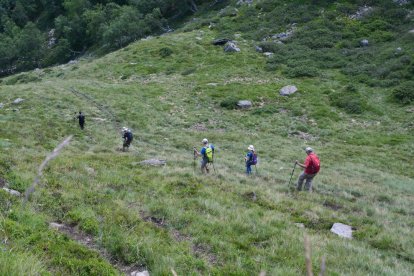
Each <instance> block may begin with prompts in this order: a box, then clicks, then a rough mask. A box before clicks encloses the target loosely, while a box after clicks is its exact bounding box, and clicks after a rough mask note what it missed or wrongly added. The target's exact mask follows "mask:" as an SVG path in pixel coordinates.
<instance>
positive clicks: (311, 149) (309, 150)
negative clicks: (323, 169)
mask: <svg viewBox="0 0 414 276" xmlns="http://www.w3.org/2000/svg"><path fill="white" fill-rule="evenodd" d="M305 151H306V152H313V148H311V147H306V148H305Z"/></svg>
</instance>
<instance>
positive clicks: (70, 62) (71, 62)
mask: <svg viewBox="0 0 414 276" xmlns="http://www.w3.org/2000/svg"><path fill="white" fill-rule="evenodd" d="M76 63H78V61H77V60H71V61H69V62H68V64H69V65H73V64H76Z"/></svg>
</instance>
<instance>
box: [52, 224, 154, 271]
mask: <svg viewBox="0 0 414 276" xmlns="http://www.w3.org/2000/svg"><path fill="white" fill-rule="evenodd" d="M51 225H53V226H52V228H54V229H57V230H58V231H59V232H61V233H63V234H65V235H67V236H68V237H70V238H71V239H72V240H74V241H76V242H78V243H80V244H82V245H84V246H86V247H87V248H89V249H90V250H93V251H95V252H97V253H98V254H99V255H100V256H101V257H102V258H103V259H105V260H107V261H108V262H109V263H110V264H111V265H112V266H114V267H115V268H116V269H117V270H118V271H120V272H121V273H122V274H124V275H136V274H137V273H138V272H143V271H146V270H147V269H146V268H145V267H142V266H137V265H125V264H123V263H121V262H119V261H117V260H115V259H114V258H113V257H112V256H111V254H109V253H108V251H106V249H105V248H102V247H100V246H98V245H97V244H96V243H95V241H94V238H93V236H91V235H88V234H85V233H83V232H80V231H79V230H78V229H76V228H75V227H72V226H68V225H65V224H58V223H52V224H51Z"/></svg>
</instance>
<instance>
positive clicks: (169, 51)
mask: <svg viewBox="0 0 414 276" xmlns="http://www.w3.org/2000/svg"><path fill="white" fill-rule="evenodd" d="M172 53H173V50H172V49H171V48H169V47H164V48H161V49H160V51H159V54H160V56H161V57H163V58H166V57H169V56H171V55H172Z"/></svg>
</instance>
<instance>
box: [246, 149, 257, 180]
mask: <svg viewBox="0 0 414 276" xmlns="http://www.w3.org/2000/svg"><path fill="white" fill-rule="evenodd" d="M247 149H248V150H249V152H248V153H247V154H246V156H245V157H244V161H245V162H246V174H247V175H251V174H252V165H256V162H257V157H256V156H255V155H256V152H255V150H254V147H253V145H250V146H249V147H248V148H247Z"/></svg>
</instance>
